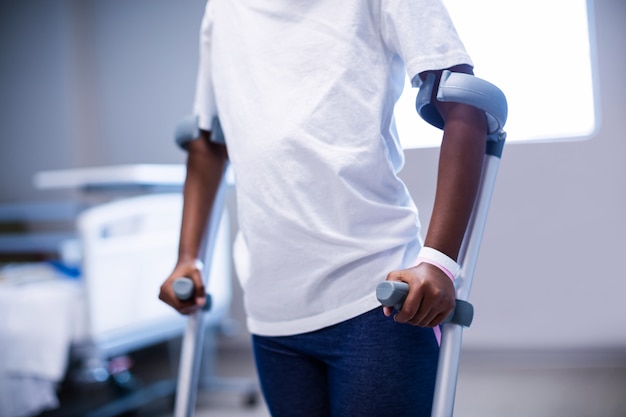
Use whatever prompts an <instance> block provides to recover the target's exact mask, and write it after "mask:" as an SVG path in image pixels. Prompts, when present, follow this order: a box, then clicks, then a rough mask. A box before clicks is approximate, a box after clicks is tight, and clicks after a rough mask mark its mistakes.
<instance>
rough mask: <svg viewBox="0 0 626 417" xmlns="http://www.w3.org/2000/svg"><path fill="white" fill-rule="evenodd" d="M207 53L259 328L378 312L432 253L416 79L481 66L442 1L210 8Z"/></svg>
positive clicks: (301, 328) (248, 1)
mask: <svg viewBox="0 0 626 417" xmlns="http://www.w3.org/2000/svg"><path fill="white" fill-rule="evenodd" d="M200 52H201V57H200V70H199V75H198V84H197V93H196V102H195V112H196V113H197V114H198V115H199V119H200V126H201V128H203V129H209V128H210V125H211V120H212V118H213V117H214V116H216V115H217V114H219V118H220V122H221V124H222V128H223V130H224V135H225V137H226V143H227V147H228V152H229V157H230V161H231V163H232V167H233V170H234V173H235V178H236V190H237V205H238V218H239V226H240V229H241V232H242V235H243V237H244V240H245V246H246V247H247V249H248V251H249V259H248V261H249V262H248V268H247V269H248V272H249V273H246V274H242V275H244V276H240V279H241V284H242V287H243V290H244V298H245V307H246V311H247V315H248V327H249V330H250V331H251V332H252V333H256V334H261V335H289V334H297V333H303V332H308V331H313V330H317V329H320V328H323V327H326V326H329V325H332V324H336V323H338V322H341V321H344V320H346V319H350V318H352V317H355V316H357V315H359V314H361V313H364V312H366V311H368V310H371V309H373V308H375V307H377V306H378V305H379V303H378V301H377V300H376V296H375V289H376V285H377V284H378V283H380V282H381V281H383V280H384V279H385V278H386V276H387V274H388V273H389V272H391V271H393V270H396V269H399V268H404V267H407V266H409V265H411V264H413V262H414V260H415V257H416V256H417V252H418V251H419V249H420V245H421V239H420V237H419V235H420V233H419V221H418V217H417V210H416V208H415V206H414V204H413V201H412V200H411V197H410V195H409V193H408V191H407V189H406V187H405V185H404V184H403V183H402V182H401V181H400V179H399V178H398V177H397V173H398V171H399V170H400V169H401V168H402V165H403V163H404V158H403V154H402V149H401V147H400V143H399V140H398V137H397V132H396V129H395V125H394V121H393V107H394V104H395V102H396V100H397V99H398V97H399V95H400V93H401V91H402V88H403V84H404V79H405V71H406V73H407V74H408V75H409V77H410V78H411V79H414V77H415V76H416V75H417V74H419V73H420V72H423V71H425V70H429V69H442V68H447V67H450V66H453V65H457V64H463V63H466V64H470V65H471V61H470V58H469V56H468V55H467V53H466V52H465V49H464V47H463V44H462V43H461V41H460V40H459V38H458V36H457V34H456V31H455V30H454V27H453V25H452V23H451V21H450V19H449V17H448V14H447V11H446V10H445V8H444V6H443V5H442V3H441V2H440V1H438V0H411V1H406V0H341V1H336V0H316V1H308V0H210V1H209V2H208V4H207V8H206V12H205V16H204V20H203V24H202V31H201V51H200ZM415 83H416V84H417V83H419V81H417V82H415ZM416 117H418V116H417V114H416Z"/></svg>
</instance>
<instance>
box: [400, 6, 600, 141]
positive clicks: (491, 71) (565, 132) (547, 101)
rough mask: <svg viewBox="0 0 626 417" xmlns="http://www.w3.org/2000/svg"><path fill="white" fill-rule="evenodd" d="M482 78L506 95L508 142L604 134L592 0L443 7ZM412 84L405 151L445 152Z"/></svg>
mask: <svg viewBox="0 0 626 417" xmlns="http://www.w3.org/2000/svg"><path fill="white" fill-rule="evenodd" d="M444 1H445V4H446V6H447V7H448V10H449V12H450V14H451V16H452V18H453V20H454V23H455V25H456V28H457V30H458V32H459V34H460V36H461V38H462V39H463V41H464V43H465V46H466V48H467V50H468V52H469V53H470V55H471V57H472V60H473V61H474V65H475V69H474V72H475V75H476V76H477V77H480V78H483V79H485V80H487V81H490V82H492V83H493V84H495V85H497V86H498V87H500V88H501V89H502V90H503V91H504V93H505V95H506V96H507V100H508V105H509V117H508V121H507V124H506V126H505V131H506V132H507V141H508V142H521V141H524V142H535V141H544V140H559V139H560V140H564V139H583V138H589V137H591V136H592V135H593V134H594V133H595V131H596V129H597V127H596V118H597V113H598V112H597V108H596V101H597V100H595V98H596V93H595V89H594V84H595V83H594V78H593V67H594V61H593V56H594V54H593V51H592V47H593V37H592V31H591V30H590V26H591V25H590V22H592V19H590V18H589V16H588V14H589V10H592V4H588V1H589V3H590V2H591V1H592V0H526V1H523V2H521V1H516V2H509V1H502V0H472V1H468V0H444ZM416 94H417V90H416V89H414V88H411V85H410V83H409V81H408V79H407V80H406V82H405V89H404V92H403V94H402V96H401V97H400V100H399V101H398V103H397V105H396V109H395V115H396V124H397V128H398V133H399V135H400V141H401V142H402V145H403V147H404V148H419V147H432V146H439V144H440V143H441V131H440V130H438V129H436V128H434V127H431V126H430V125H428V124H427V123H426V122H424V121H423V120H422V119H421V118H420V117H419V116H418V115H417V112H416V111H415V96H416Z"/></svg>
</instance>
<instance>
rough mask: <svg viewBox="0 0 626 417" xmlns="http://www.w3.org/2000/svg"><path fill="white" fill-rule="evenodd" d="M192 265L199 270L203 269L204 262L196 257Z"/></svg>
mask: <svg viewBox="0 0 626 417" xmlns="http://www.w3.org/2000/svg"><path fill="white" fill-rule="evenodd" d="M193 266H194V267H196V269H197V270H198V271H200V272H203V271H204V262H202V261H201V260H200V259H196V260H195V261H194V262H193Z"/></svg>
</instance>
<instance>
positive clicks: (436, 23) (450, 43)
mask: <svg viewBox="0 0 626 417" xmlns="http://www.w3.org/2000/svg"><path fill="white" fill-rule="evenodd" d="M380 16H381V28H382V36H383V39H384V41H385V44H386V45H387V47H388V48H390V49H391V50H392V51H394V52H395V53H397V54H398V55H399V56H400V57H401V58H402V60H403V61H404V64H405V67H406V71H407V75H408V76H409V78H410V79H411V80H413V85H414V87H419V84H420V80H419V77H416V75H417V74H419V73H421V72H423V71H426V70H438V69H444V68H449V67H452V66H454V65H460V64H468V65H472V66H473V63H472V60H471V58H470V56H469V55H468V53H467V52H466V50H465V46H464V45H463V42H462V41H461V38H460V37H459V35H458V33H457V31H456V28H455V27H454V23H453V22H452V19H451V18H450V15H449V14H448V10H447V9H446V7H445V5H444V4H443V3H442V1H441V0H411V1H406V0H389V1H381V14H380Z"/></svg>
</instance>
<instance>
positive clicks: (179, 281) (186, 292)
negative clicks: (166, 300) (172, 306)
mask: <svg viewBox="0 0 626 417" xmlns="http://www.w3.org/2000/svg"><path fill="white" fill-rule="evenodd" d="M172 287H173V288H174V294H176V298H178V299H179V300H180V301H189V300H190V299H191V297H193V293H194V285H193V281H192V280H191V278H188V277H180V278H176V280H174V283H173V284H172ZM202 309H203V310H204V311H208V310H210V309H211V295H210V294H207V295H206V304H205V305H204V307H202Z"/></svg>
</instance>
